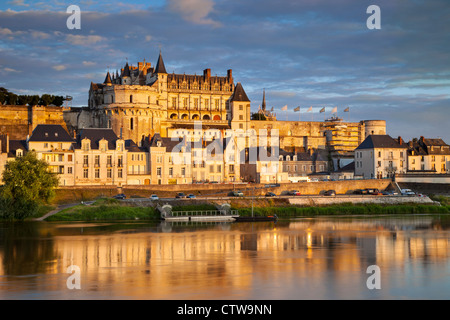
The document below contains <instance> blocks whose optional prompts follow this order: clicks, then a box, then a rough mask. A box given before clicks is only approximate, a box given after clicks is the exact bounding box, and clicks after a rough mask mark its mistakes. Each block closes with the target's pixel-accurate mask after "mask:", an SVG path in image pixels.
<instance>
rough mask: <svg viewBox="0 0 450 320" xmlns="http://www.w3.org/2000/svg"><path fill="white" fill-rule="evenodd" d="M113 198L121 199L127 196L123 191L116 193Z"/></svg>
mask: <svg viewBox="0 0 450 320" xmlns="http://www.w3.org/2000/svg"><path fill="white" fill-rule="evenodd" d="M113 198H114V199H119V200H123V199H126V198H127V196H126V195H125V194H123V193H119V194H116V195H115V196H114V197H113Z"/></svg>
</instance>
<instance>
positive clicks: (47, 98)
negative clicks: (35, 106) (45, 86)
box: [39, 94, 53, 106]
mask: <svg viewBox="0 0 450 320" xmlns="http://www.w3.org/2000/svg"><path fill="white" fill-rule="evenodd" d="M52 100H53V98H52V96H51V95H49V94H43V95H42V96H41V100H40V101H39V104H40V105H42V106H48V105H49V104H50V103H52Z"/></svg>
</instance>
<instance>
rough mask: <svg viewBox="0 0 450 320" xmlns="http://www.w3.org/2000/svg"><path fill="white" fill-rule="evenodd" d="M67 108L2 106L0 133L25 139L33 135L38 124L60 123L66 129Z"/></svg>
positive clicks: (15, 138) (0, 109) (67, 128)
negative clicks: (64, 114) (65, 114)
mask: <svg viewBox="0 0 450 320" xmlns="http://www.w3.org/2000/svg"><path fill="white" fill-rule="evenodd" d="M64 111H65V109H64V108H62V107H54V106H24V105H20V106H16V105H2V106H0V134H6V133H8V134H9V138H10V139H12V140H25V139H26V137H27V135H31V133H32V132H33V129H34V128H35V127H36V126H37V125H38V124H59V125H62V126H63V127H64V128H65V129H66V130H69V127H70V124H69V125H68V124H67V123H66V122H65V121H64V117H63V113H64Z"/></svg>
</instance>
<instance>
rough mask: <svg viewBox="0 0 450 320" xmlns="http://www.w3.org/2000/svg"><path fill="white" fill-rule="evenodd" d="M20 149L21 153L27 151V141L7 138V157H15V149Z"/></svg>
mask: <svg viewBox="0 0 450 320" xmlns="http://www.w3.org/2000/svg"><path fill="white" fill-rule="evenodd" d="M18 149H22V150H23V155H25V154H26V153H27V150H28V148H27V142H26V141H25V140H9V152H8V158H15V157H16V150H18Z"/></svg>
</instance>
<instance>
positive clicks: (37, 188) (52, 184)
mask: <svg viewBox="0 0 450 320" xmlns="http://www.w3.org/2000/svg"><path fill="white" fill-rule="evenodd" d="M2 178H3V183H4V185H3V188H2V190H1V196H0V199H1V201H0V216H2V217H3V218H4V219H24V218H26V217H28V216H31V215H33V214H35V213H36V210H37V209H38V208H39V205H40V204H43V203H48V202H49V200H50V199H51V198H52V197H53V196H54V194H55V191H54V189H55V188H56V187H57V186H58V177H57V175H56V174H54V173H51V172H49V171H48V164H47V163H46V162H45V161H43V160H39V159H37V157H36V154H35V153H34V152H29V153H28V154H26V155H25V156H24V157H19V158H16V159H15V160H13V161H9V162H8V163H7V164H6V165H5V170H4V171H3V177H2Z"/></svg>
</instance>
